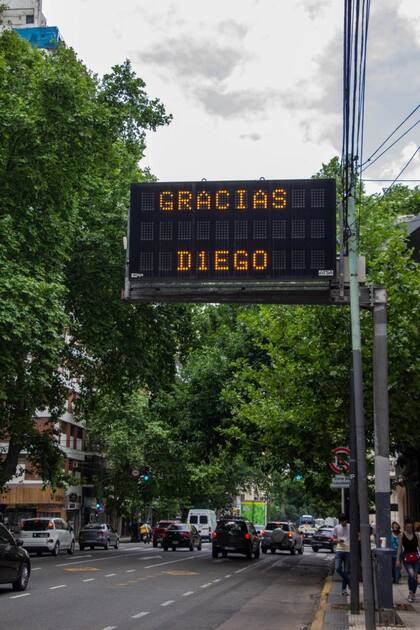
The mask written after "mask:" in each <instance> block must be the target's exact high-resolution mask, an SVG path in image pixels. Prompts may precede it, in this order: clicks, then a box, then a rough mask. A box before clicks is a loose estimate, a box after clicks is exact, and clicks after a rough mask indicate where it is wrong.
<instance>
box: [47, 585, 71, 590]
mask: <svg viewBox="0 0 420 630" xmlns="http://www.w3.org/2000/svg"><path fill="white" fill-rule="evenodd" d="M66 586H67V584H59V585H58V586H50V588H49V590H50V591H55V590H56V589H57V588H66Z"/></svg>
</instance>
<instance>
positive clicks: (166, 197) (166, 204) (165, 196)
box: [159, 190, 174, 212]
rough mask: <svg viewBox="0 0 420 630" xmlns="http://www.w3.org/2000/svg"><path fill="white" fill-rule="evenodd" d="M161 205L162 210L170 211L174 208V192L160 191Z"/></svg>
mask: <svg viewBox="0 0 420 630" xmlns="http://www.w3.org/2000/svg"><path fill="white" fill-rule="evenodd" d="M159 207H160V209H161V210H165V211H166V212H170V211H171V210H173V209H174V194H173V193H172V192H170V191H169V190H165V191H163V192H161V193H160V197H159Z"/></svg>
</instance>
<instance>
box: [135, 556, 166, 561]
mask: <svg viewBox="0 0 420 630" xmlns="http://www.w3.org/2000/svg"><path fill="white" fill-rule="evenodd" d="M161 557H162V556H146V557H145V558H138V560H159V559H160V558H161Z"/></svg>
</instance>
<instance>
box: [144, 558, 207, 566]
mask: <svg viewBox="0 0 420 630" xmlns="http://www.w3.org/2000/svg"><path fill="white" fill-rule="evenodd" d="M199 557H200V558H202V557H203V556H188V557H187V558H180V559H179V560H170V561H169V562H159V563H158V564H149V565H147V566H146V567H144V568H145V569H153V568H154V567H163V566H165V565H166V564H175V563H176V562H186V561H187V560H198V558H199Z"/></svg>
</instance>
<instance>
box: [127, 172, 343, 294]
mask: <svg viewBox="0 0 420 630" xmlns="http://www.w3.org/2000/svg"><path fill="white" fill-rule="evenodd" d="M335 220H336V193H335V181H334V180H332V179H311V180H256V181H233V182H232V181H228V182H226V181H212V182H207V181H201V182H184V183H175V182H169V183H168V182H153V183H145V184H133V185H132V188H131V204H130V215H129V234H128V260H127V272H126V289H125V298H126V299H132V300H134V301H142V300H141V296H142V291H143V293H144V294H147V295H150V291H151V289H155V291H156V300H159V301H162V300H165V298H167V297H169V296H170V297H171V300H172V301H177V296H176V295H174V289H176V287H185V286H187V287H188V289H189V292H190V294H192V295H194V292H196V293H198V291H200V292H201V293H200V296H201V298H202V300H201V301H205V300H204V299H203V290H204V292H207V294H208V296H209V298H211V299H210V301H214V300H215V298H216V297H217V291H218V290H220V292H222V290H223V291H226V289H227V287H232V289H233V290H236V291H237V292H238V293H239V292H240V291H241V290H242V289H243V291H247V290H249V287H250V286H253V285H255V284H258V285H261V284H262V285H264V284H266V285H267V286H270V287H271V286H273V287H274V290H275V286H276V285H277V286H278V282H286V283H289V284H290V285H291V286H294V287H295V289H296V286H297V283H298V284H299V283H300V284H302V283H304V282H309V283H311V282H312V283H314V282H315V284H316V283H318V284H319V285H320V286H321V285H322V286H329V284H330V280H331V279H332V278H333V277H334V276H335V269H336V243H335V238H336V228H335ZM274 281H275V282H274ZM133 296H135V297H133ZM242 299H243V298H242ZM178 301H185V294H184V295H179V296H178ZM232 301H236V300H232Z"/></svg>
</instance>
